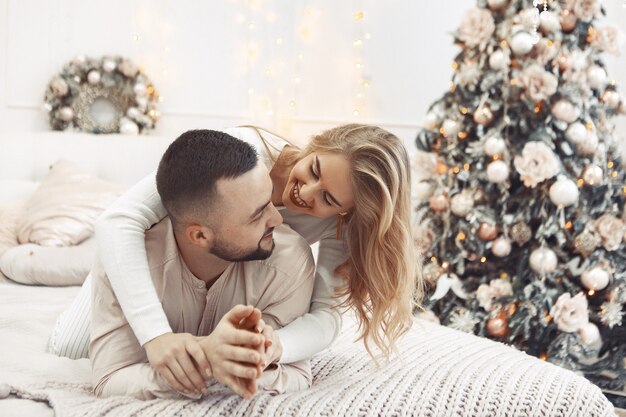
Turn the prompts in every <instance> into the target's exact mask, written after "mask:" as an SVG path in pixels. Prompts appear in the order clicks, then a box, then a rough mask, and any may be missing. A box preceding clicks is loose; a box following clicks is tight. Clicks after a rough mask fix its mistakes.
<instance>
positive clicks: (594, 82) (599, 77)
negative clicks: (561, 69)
mask: <svg viewBox="0 0 626 417" xmlns="http://www.w3.org/2000/svg"><path fill="white" fill-rule="evenodd" d="M606 79H607V75H606V71H605V70H604V68H602V67H601V66H599V65H592V66H591V67H589V69H588V70H587V83H588V84H589V86H590V87H591V88H595V89H596V90H600V89H602V88H604V87H605V86H606Z"/></svg>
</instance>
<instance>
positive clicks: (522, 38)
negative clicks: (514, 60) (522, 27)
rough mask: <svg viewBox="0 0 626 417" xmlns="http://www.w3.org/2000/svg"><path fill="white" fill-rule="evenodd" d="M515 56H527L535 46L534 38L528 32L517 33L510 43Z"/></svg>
mask: <svg viewBox="0 0 626 417" xmlns="http://www.w3.org/2000/svg"><path fill="white" fill-rule="evenodd" d="M509 45H511V50H512V51H513V53H514V54H515V55H526V54H527V53H529V52H530V51H531V50H532V49H533V46H534V45H535V39H534V37H533V36H532V35H531V34H530V33H528V32H517V33H516V34H515V35H513V37H512V38H511V40H510V41H509Z"/></svg>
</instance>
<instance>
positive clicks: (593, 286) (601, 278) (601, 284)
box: [580, 266, 611, 291]
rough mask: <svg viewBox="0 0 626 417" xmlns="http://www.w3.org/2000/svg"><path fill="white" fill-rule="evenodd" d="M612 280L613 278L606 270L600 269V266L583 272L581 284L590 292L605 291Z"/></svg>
mask: <svg viewBox="0 0 626 417" xmlns="http://www.w3.org/2000/svg"><path fill="white" fill-rule="evenodd" d="M610 279H611V276H610V275H609V273H608V272H607V271H606V270H604V269H602V268H600V267H599V266H595V267H593V268H591V269H588V270H587V271H585V272H583V274H582V275H581V277H580V282H581V283H582V284H583V286H584V287H585V288H587V289H588V290H596V291H599V290H603V289H605V288H606V286H607V285H609V281H610Z"/></svg>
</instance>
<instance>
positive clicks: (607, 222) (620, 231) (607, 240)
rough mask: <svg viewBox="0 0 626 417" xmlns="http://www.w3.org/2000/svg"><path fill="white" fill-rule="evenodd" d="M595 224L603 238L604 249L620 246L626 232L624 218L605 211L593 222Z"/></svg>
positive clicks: (613, 248) (614, 248)
mask: <svg viewBox="0 0 626 417" xmlns="http://www.w3.org/2000/svg"><path fill="white" fill-rule="evenodd" d="M593 226H594V228H595V230H596V232H597V233H598V235H600V239H602V246H604V249H606V250H607V251H614V250H617V249H618V248H619V246H620V245H621V243H622V239H623V237H624V233H626V224H624V221H623V220H621V219H618V218H617V217H615V216H612V215H610V214H608V213H605V214H603V215H602V216H600V217H599V218H598V219H596V220H595V221H594V222H593Z"/></svg>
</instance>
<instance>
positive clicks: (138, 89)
mask: <svg viewBox="0 0 626 417" xmlns="http://www.w3.org/2000/svg"><path fill="white" fill-rule="evenodd" d="M133 91H134V92H135V94H137V95H138V96H145V95H146V85H145V84H144V83H137V84H135V86H134V87H133Z"/></svg>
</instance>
